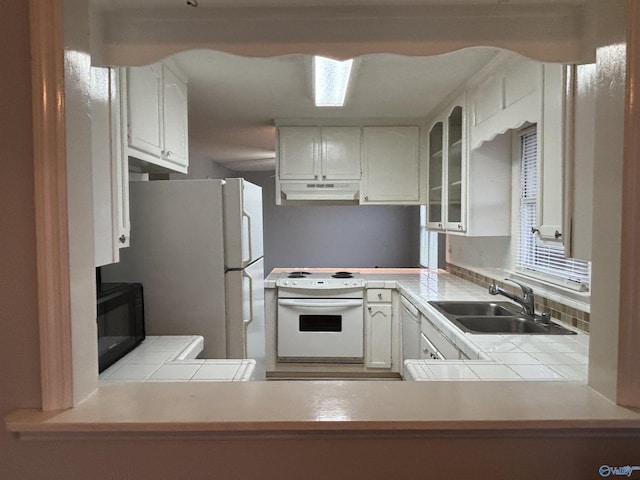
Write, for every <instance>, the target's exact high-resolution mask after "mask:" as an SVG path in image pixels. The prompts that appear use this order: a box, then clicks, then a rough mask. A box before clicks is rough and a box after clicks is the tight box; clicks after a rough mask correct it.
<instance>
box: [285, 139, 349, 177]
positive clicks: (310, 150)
mask: <svg viewBox="0 0 640 480" xmlns="http://www.w3.org/2000/svg"><path fill="white" fill-rule="evenodd" d="M360 130H361V129H360V127H304V126H301V127H298V126H293V127H280V128H279V129H278V163H279V178H280V180H320V181H325V180H329V181H332V180H360V177H361V170H360V142H361V140H360V137H361V133H360Z"/></svg>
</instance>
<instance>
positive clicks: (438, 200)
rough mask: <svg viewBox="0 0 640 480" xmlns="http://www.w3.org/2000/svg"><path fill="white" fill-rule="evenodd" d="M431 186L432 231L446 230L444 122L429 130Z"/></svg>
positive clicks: (428, 209) (429, 212)
mask: <svg viewBox="0 0 640 480" xmlns="http://www.w3.org/2000/svg"><path fill="white" fill-rule="evenodd" d="M428 143H429V147H428V149H429V160H428V161H429V186H428V195H429V197H428V208H427V219H428V223H427V225H428V227H429V228H430V229H437V230H443V229H444V204H445V198H444V192H445V189H444V150H445V148H444V122H443V121H442V120H440V121H437V122H436V123H435V124H434V125H433V126H432V127H431V130H429V137H428Z"/></svg>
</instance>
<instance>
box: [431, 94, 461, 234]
mask: <svg viewBox="0 0 640 480" xmlns="http://www.w3.org/2000/svg"><path fill="white" fill-rule="evenodd" d="M463 105H464V98H460V99H459V101H457V102H455V103H454V104H453V105H452V106H451V107H450V108H448V109H447V110H446V111H445V112H444V113H443V114H442V115H441V116H440V117H438V118H436V119H435V121H434V123H433V125H432V126H431V128H430V130H429V136H428V141H429V149H428V151H429V183H428V187H429V188H428V190H429V206H428V219H427V222H428V223H427V225H428V228H429V229H430V230H442V231H445V230H447V231H457V232H465V231H466V222H465V216H466V210H465V200H466V175H465V171H466V155H465V154H464V152H465V148H466V134H465V125H466V122H465V116H464V115H465V111H464V108H463Z"/></svg>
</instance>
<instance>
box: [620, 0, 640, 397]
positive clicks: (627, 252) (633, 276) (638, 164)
mask: <svg viewBox="0 0 640 480" xmlns="http://www.w3.org/2000/svg"><path fill="white" fill-rule="evenodd" d="M638 24H640V2H638V1H635V0H629V1H628V2H627V71H626V75H627V91H626V98H625V119H624V121H625V128H624V159H623V180H622V219H623V222H622V238H621V242H622V243H621V255H620V318H619V330H618V335H619V337H618V388H617V402H618V404H620V405H624V406H629V407H640V374H639V373H638V366H639V365H640V348H638V341H640V313H639V312H640V242H639V241H638V239H639V238H640V189H639V188H638V186H639V185H640V135H638V132H640V98H638V95H639V94H640V61H639V60H640V59H639V58H638V56H639V55H640V32H639V31H638Z"/></svg>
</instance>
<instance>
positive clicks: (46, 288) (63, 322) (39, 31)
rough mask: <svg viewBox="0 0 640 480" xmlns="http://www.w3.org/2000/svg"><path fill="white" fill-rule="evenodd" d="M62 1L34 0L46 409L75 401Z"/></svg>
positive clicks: (34, 94) (32, 25)
mask: <svg viewBox="0 0 640 480" xmlns="http://www.w3.org/2000/svg"><path fill="white" fill-rule="evenodd" d="M62 15H63V13H62V0H30V3H29V16H30V31H31V38H30V40H31V82H32V111H33V152H34V154H33V162H34V184H35V214H36V255H37V265H38V322H39V330H40V368H41V388H42V409H43V410H45V411H49V410H59V409H63V408H68V407H71V406H72V404H73V384H72V376H73V375H72V372H73V370H72V355H71V298H70V272H69V240H68V210H67V172H66V137H65V97H64V44H63V16H62Z"/></svg>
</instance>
